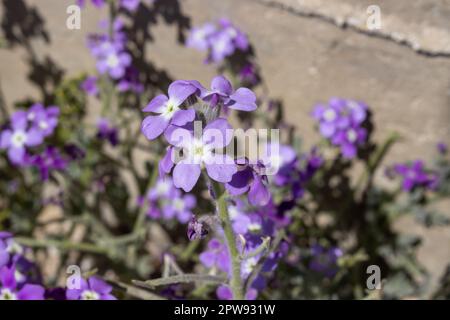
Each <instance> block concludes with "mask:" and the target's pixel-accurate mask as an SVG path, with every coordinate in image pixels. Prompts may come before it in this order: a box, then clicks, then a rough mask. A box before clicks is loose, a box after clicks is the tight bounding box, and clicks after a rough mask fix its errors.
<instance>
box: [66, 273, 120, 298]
mask: <svg viewBox="0 0 450 320" xmlns="http://www.w3.org/2000/svg"><path fill="white" fill-rule="evenodd" d="M111 291H112V287H111V286H110V285H109V284H107V283H106V282H105V281H103V280H102V279H100V278H98V277H95V276H93V277H90V278H89V279H87V280H85V279H81V280H80V288H79V289H67V291H66V298H67V300H117V298H116V297H114V296H113V295H112V294H111Z"/></svg>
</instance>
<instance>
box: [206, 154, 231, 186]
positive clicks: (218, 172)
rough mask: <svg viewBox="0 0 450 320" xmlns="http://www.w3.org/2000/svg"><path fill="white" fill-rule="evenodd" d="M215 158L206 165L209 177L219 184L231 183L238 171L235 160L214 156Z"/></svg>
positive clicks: (224, 156) (225, 156)
mask: <svg viewBox="0 0 450 320" xmlns="http://www.w3.org/2000/svg"><path fill="white" fill-rule="evenodd" d="M213 158H214V160H212V161H208V163H205V167H206V172H207V173H208V176H210V177H211V179H213V180H215V181H218V182H230V181H231V179H232V178H233V175H234V174H235V173H236V171H237V167H236V165H235V164H234V162H233V160H232V159H231V158H230V157H229V156H227V155H214V156H213Z"/></svg>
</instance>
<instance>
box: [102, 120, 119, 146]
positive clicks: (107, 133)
mask: <svg viewBox="0 0 450 320" xmlns="http://www.w3.org/2000/svg"><path fill="white" fill-rule="evenodd" d="M97 130H98V131H97V138H98V139H100V140H107V141H109V143H111V145H112V146H116V145H117V144H118V143H119V137H118V135H119V132H118V131H117V128H115V127H113V126H112V125H111V123H110V121H109V120H108V119H106V118H100V119H99V120H98V121H97Z"/></svg>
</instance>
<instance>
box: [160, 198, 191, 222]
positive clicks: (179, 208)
mask: <svg viewBox="0 0 450 320" xmlns="http://www.w3.org/2000/svg"><path fill="white" fill-rule="evenodd" d="M196 203H197V201H196V199H195V196H193V195H192V194H186V195H181V192H180V191H179V190H177V193H176V195H175V197H173V198H171V199H170V201H167V202H166V204H165V205H164V206H163V208H162V216H163V218H164V219H173V218H177V219H178V221H179V222H181V223H187V222H189V220H190V219H191V217H192V209H193V208H194V207H195V205H196Z"/></svg>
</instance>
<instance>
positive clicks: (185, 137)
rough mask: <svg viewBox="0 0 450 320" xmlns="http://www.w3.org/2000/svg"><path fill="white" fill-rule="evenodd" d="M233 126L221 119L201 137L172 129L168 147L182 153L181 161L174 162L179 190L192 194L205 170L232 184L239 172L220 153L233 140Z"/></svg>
mask: <svg viewBox="0 0 450 320" xmlns="http://www.w3.org/2000/svg"><path fill="white" fill-rule="evenodd" d="M230 129H231V126H230V125H229V124H228V122H227V121H226V120H225V119H222V118H218V119H216V120H214V121H213V122H210V123H209V124H208V125H207V126H206V127H205V129H204V130H203V135H202V136H201V137H195V136H194V132H193V131H191V130H189V129H187V128H182V127H177V126H171V127H169V128H168V130H167V131H166V134H165V136H166V139H167V141H169V143H170V144H171V145H172V146H174V147H176V148H178V149H179V150H180V151H182V153H183V155H182V158H181V159H174V160H176V161H177V162H176V163H175V168H174V169H173V182H174V184H175V186H176V187H177V188H182V189H183V190H184V191H186V192H189V191H191V190H192V188H193V187H194V186H195V184H196V183H197V181H198V179H199V177H200V173H201V169H202V167H205V168H206V172H207V174H208V176H209V177H210V178H211V179H213V180H215V181H217V182H222V183H225V182H229V181H231V179H232V177H233V174H234V173H236V171H237V168H236V165H235V163H234V160H233V159H232V158H231V157H230V156H228V155H227V154H223V153H218V152H216V151H218V150H219V149H223V148H224V147H226V146H227V145H228V144H229V143H230V142H231V139H232V135H231V134H230V132H229V131H230Z"/></svg>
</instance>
